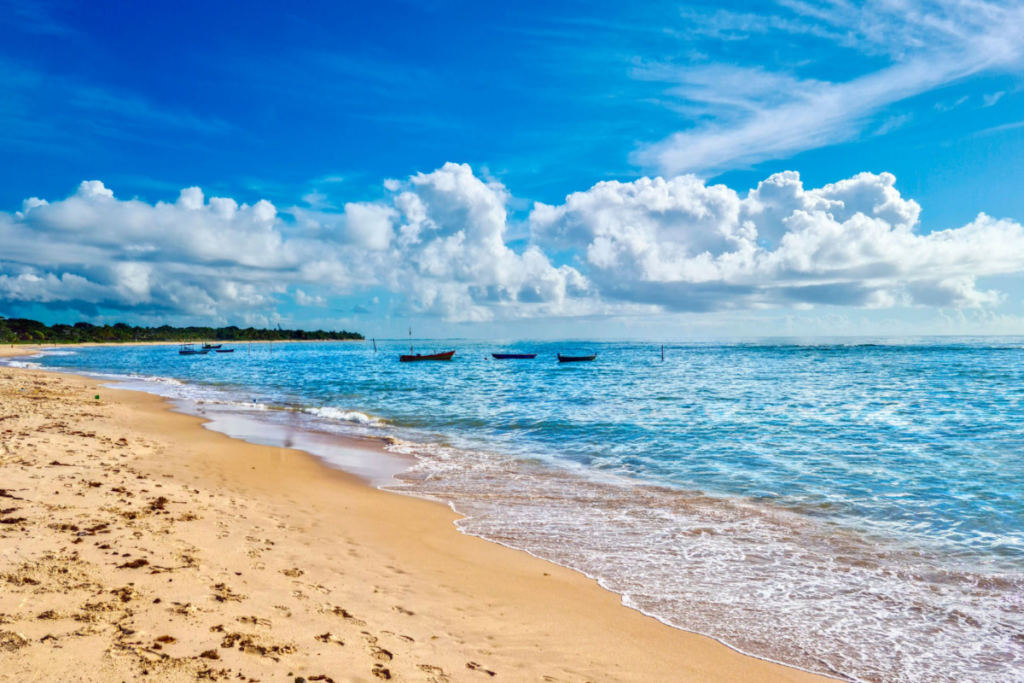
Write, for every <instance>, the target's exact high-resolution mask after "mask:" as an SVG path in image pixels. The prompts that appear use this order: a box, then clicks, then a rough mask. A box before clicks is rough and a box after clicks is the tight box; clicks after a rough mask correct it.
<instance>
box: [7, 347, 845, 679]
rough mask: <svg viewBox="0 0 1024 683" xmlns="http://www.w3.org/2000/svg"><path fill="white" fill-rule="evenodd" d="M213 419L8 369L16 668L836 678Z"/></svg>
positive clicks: (291, 675) (14, 674)
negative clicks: (701, 629)
mask: <svg viewBox="0 0 1024 683" xmlns="http://www.w3.org/2000/svg"><path fill="white" fill-rule="evenodd" d="M15 351H16V352H17V351H22V350H21V349H15ZM10 352H11V350H10V349H2V350H0V354H3V355H8V354H9V353H10ZM96 395H99V397H100V398H99V399H98V400H97V399H96V398H94V397H95V396H96ZM202 425H203V420H201V419H200V418H196V417H191V416H187V415H182V414H180V413H175V412H172V411H171V410H170V408H169V405H168V404H167V403H166V402H165V401H163V400H162V399H160V398H158V397H155V396H152V395H149V394H145V393H141V392H134V391H121V390H114V389H110V388H106V387H102V386H100V383H98V382H96V381H94V380H90V379H87V378H81V377H76V376H70V375H57V374H53V373H44V372H39V371H33V370H24V369H13V368H0V547H2V549H3V554H2V556H0V681H19V682H21V681H72V680H73V681H97V682H99V681H115V680H116V681H128V680H133V681H137V680H161V681H163V680H168V681H178V680H181V681H191V680H207V679H209V680H236V681H294V680H295V679H296V678H298V677H302V678H304V679H305V680H306V681H327V682H329V681H336V682H339V683H340V682H341V681H377V680H399V681H433V682H435V683H441V682H444V681H485V680H492V679H493V680H507V681H547V682H558V681H564V682H569V681H572V682H583V681H593V682H595V683H596V682H599V681H693V682H702V681H722V682H725V681H729V682H732V681H764V682H769V681H779V682H782V681H791V682H810V681H827V680H830V679H827V678H823V677H820V676H814V675H811V674H807V673H804V672H801V671H797V670H795V669H791V668H787V667H784V666H780V665H777V664H772V663H769V662H764V661H761V660H758V659H755V658H753V657H748V656H745V655H742V654H739V653H737V652H735V651H733V650H731V649H729V648H727V647H725V646H724V645H721V644H720V643H717V642H715V641H714V640H712V639H710V638H705V637H702V636H697V635H693V634H689V633H686V632H683V631H679V630H677V629H673V628H670V627H667V626H665V625H663V624H661V623H660V622H658V621H656V620H654V619H651V618H649V617H645V616H643V615H642V614H640V613H639V612H636V611H634V610H631V609H628V608H626V607H624V606H622V604H621V602H620V599H619V597H618V596H617V595H614V594H612V593H610V592H608V591H605V590H604V589H602V588H601V587H600V586H598V585H597V583H596V582H594V581H592V580H590V579H587V578H586V577H584V576H582V575H580V574H578V573H576V572H573V571H571V570H568V569H564V568H562V567H558V566H556V565H553V564H550V563H548V562H545V561H542V560H539V559H536V558H534V557H532V556H530V555H528V554H526V553H522V552H519V551H515V550H511V549H508V548H505V547H502V546H499V545H497V544H494V543H490V542H487V541H483V540H481V539H478V538H474V537H469V536H465V535H463V534H461V533H459V532H458V530H457V529H456V528H455V526H454V525H453V522H454V520H455V519H456V515H455V514H454V513H453V512H452V511H451V510H450V509H449V508H448V507H446V506H444V505H441V504H438V503H434V502H430V501H425V500H420V499H416V498H411V497H408V496H401V495H396V494H393V493H387V492H382V491H379V490H377V489H374V488H372V487H370V486H368V485H367V484H365V483H364V482H363V481H362V480H360V479H357V478H355V477H354V476H351V475H348V474H346V473H343V472H340V471H337V470H333V469H330V468H328V467H326V466H324V465H323V464H322V463H321V462H320V461H319V460H318V459H316V458H314V457H313V456H310V455H308V454H306V453H304V452H302V451H298V450H292V449H286V448H279V447H273V446H259V445H253V444H250V443H246V442H243V441H239V440H236V439H232V438H229V437H227V436H225V435H223V434H220V433H216V432H213V431H210V430H208V429H204V428H203V426H202ZM349 446H350V447H351V448H360V449H363V450H364V451H365V453H364V455H365V457H366V458H373V457H375V454H374V451H373V448H374V447H373V446H372V444H369V443H359V442H352V443H351V444H349Z"/></svg>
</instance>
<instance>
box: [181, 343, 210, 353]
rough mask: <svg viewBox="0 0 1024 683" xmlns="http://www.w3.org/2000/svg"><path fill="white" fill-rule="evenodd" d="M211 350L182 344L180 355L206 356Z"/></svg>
mask: <svg viewBox="0 0 1024 683" xmlns="http://www.w3.org/2000/svg"><path fill="white" fill-rule="evenodd" d="M209 352H210V350H209V349H197V348H195V347H194V346H192V345H191V344H182V345H181V347H180V348H179V349H178V355H179V356H205V355H206V354H208V353H209Z"/></svg>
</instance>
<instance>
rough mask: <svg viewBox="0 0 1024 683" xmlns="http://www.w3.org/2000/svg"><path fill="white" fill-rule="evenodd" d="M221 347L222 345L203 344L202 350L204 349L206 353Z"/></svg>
mask: <svg viewBox="0 0 1024 683" xmlns="http://www.w3.org/2000/svg"><path fill="white" fill-rule="evenodd" d="M222 346H224V345H223V344H203V348H204V349H206V350H207V351H209V350H211V349H219V348H220V347H222Z"/></svg>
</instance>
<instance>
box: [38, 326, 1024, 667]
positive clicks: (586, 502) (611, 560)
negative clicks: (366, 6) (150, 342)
mask: <svg viewBox="0 0 1024 683" xmlns="http://www.w3.org/2000/svg"><path fill="white" fill-rule="evenodd" d="M434 346H436V347H437V348H438V350H442V349H448V348H455V349H456V350H457V353H456V356H455V360H454V361H452V362H451V363H423V364H400V363H398V362H397V355H398V353H399V352H401V351H402V350H405V349H406V348H407V347H406V344H404V343H403V344H398V343H391V344H389V343H381V342H378V347H379V349H380V351H379V353H376V354H375V353H374V351H373V348H372V346H371V345H370V344H368V343H367V344H275V345H274V346H273V350H272V351H271V349H270V347H269V346H268V345H255V346H253V347H252V348H251V351H250V349H249V347H247V346H244V345H240V346H236V347H235V348H236V349H237V351H236V352H235V353H234V354H221V355H215V354H210V355H208V356H203V357H181V356H178V354H177V352H176V349H175V348H173V347H126V348H109V347H108V348H83V349H80V350H76V351H75V352H74V353H72V354H67V355H46V356H43V357H41V358H38V359H33V362H38V363H40V364H41V365H43V366H46V367H54V368H56V367H65V368H74V369H77V370H87V371H91V372H97V373H105V374H113V375H119V376H133V377H141V378H148V379H150V380H156V379H157V378H162V381H160V382H156V381H154V384H153V386H154V387H159V388H160V389H159V390H160V391H161V392H163V393H170V394H171V395H173V396H175V397H177V398H179V399H182V400H187V401H194V402H201V403H215V404H218V405H220V406H226V407H228V408H230V409H235V410H238V411H245V412H247V413H252V414H254V415H256V416H258V417H259V419H265V420H271V421H274V420H276V421H282V420H287V421H290V422H292V423H295V421H296V420H299V421H300V423H301V426H302V428H304V429H312V430H321V431H328V432H330V431H337V432H352V433H363V434H366V433H369V434H375V435H382V436H389V437H391V438H392V440H393V441H394V445H393V446H392V448H393V449H394V450H397V451H401V452H406V453H411V454H413V455H415V456H416V457H417V458H418V465H416V466H415V467H414V468H413V469H412V470H411V471H410V472H408V473H407V474H406V475H403V477H402V478H403V479H404V480H405V485H404V487H403V488H405V490H407V491H409V492H414V493H418V494H421V495H427V496H431V497H436V498H441V499H445V500H448V501H450V502H452V503H453V504H454V505H455V506H456V507H457V508H458V509H459V510H460V511H462V512H464V513H466V514H467V515H468V516H469V518H468V519H467V520H466V521H464V522H463V523H462V527H463V528H464V530H466V531H467V532H468V533H474V534H479V535H482V536H486V537H488V538H492V539H493V540H496V541H499V542H502V543H506V544H508V545H512V546H515V547H521V548H524V549H526V550H529V551H530V552H533V553H535V554H538V555H541V556H543V557H547V558H550V559H553V560H555V561H558V562H560V563H562V564H566V565H568V566H573V567H575V568H577V569H580V570H582V571H585V572H586V573H588V574H590V575H592V576H595V577H597V578H598V579H600V580H601V581H602V583H603V584H604V585H606V586H608V587H609V588H610V589H612V590H615V591H617V592H619V593H621V594H622V595H623V596H624V599H625V601H626V602H627V604H630V605H632V606H634V607H636V608H638V609H641V610H643V611H645V612H647V613H649V614H652V615H655V616H657V617H659V618H661V619H663V620H664V621H666V622H669V623H672V624H674V625H677V626H679V627H681V628H686V629H689V630H694V631H698V632H701V633H706V634H708V635H712V636H714V637H717V638H719V639H721V640H723V641H724V642H726V643H728V644H730V645H732V646H734V647H737V648H738V649H741V650H743V651H746V652H750V653H752V654H755V655H759V656H762V657H767V658H770V659H774V660H779V661H784V662H787V663H791V664H794V665H797V666H801V667H803V668H807V669H811V670H815V671H822V672H828V673H832V674H834V675H842V676H845V677H849V678H854V679H859V680H885V681H890V680H892V681H915V682H916V681H946V680H948V681H993V682H994V681H999V682H1002V681H1021V680H1024V616H1022V612H1024V569H1022V568H1024V448H1022V447H1024V383H1022V379H1024V340H1022V339H1018V338H1010V339H993V338H985V339H949V338H944V339H906V340H893V339H884V340H870V341H866V340H863V339H857V340H842V339H837V340H820V339H817V340H814V341H813V342H810V341H808V342H802V341H801V340H779V339H773V340H761V341H756V342H734V343H693V344H671V345H666V347H665V350H666V359H665V361H664V362H663V361H662V360H661V355H660V345H654V344H627V343H559V344H551V343H535V344H528V343H518V344H506V343H476V342H461V341H452V342H423V344H422V348H419V347H418V348H417V350H422V351H428V350H431V348H432V347H434ZM496 350H502V351H520V352H527V351H529V352H537V353H539V354H540V355H538V357H537V358H536V359H535V360H527V361H494V360H492V359H491V358H490V355H489V354H490V352H491V351H496ZM558 351H561V352H563V353H574V352H591V353H595V352H596V353H597V354H598V358H597V361H596V362H594V363H587V364H572V365H565V364H563V365H560V364H558V363H557V362H555V360H554V356H555V354H556V353H557V352H558ZM170 380H177V382H175V381H170ZM178 382H181V383H178Z"/></svg>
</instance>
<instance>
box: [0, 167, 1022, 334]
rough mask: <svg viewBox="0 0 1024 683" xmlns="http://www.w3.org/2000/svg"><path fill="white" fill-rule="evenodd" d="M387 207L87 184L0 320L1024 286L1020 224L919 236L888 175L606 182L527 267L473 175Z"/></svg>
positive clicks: (984, 300)
mask: <svg viewBox="0 0 1024 683" xmlns="http://www.w3.org/2000/svg"><path fill="white" fill-rule="evenodd" d="M385 189H386V195H385V196H384V198H383V199H381V200H378V201H376V202H360V201H350V202H348V203H345V204H343V205H342V209H341V210H327V209H314V208H312V207H311V206H307V207H292V208H287V209H283V210H279V209H278V208H277V207H275V206H274V205H272V204H271V203H269V202H267V201H257V202H255V203H253V204H251V205H250V204H246V203H239V202H237V201H235V200H233V199H230V198H225V197H209V198H207V197H206V196H205V195H204V193H203V192H202V190H200V189H199V188H196V187H192V188H186V189H184V190H182V191H181V193H180V194H179V196H178V197H177V199H175V200H174V201H173V202H156V203H147V202H144V201H141V200H138V199H121V198H118V197H117V196H115V194H114V192H113V191H112V190H111V189H110V188H108V187H106V186H105V185H104V184H103V183H101V182H99V181H87V182H83V183H82V184H81V185H80V186H79V188H78V189H77V191H76V192H74V193H73V194H72V195H71V196H69V197H66V198H64V199H60V200H52V201H47V200H43V199H38V198H30V199H27V200H25V201H24V202H23V204H22V207H21V209H20V210H19V211H15V212H12V213H0V303H6V304H8V307H10V306H20V305H29V304H33V305H41V306H48V307H53V308H65V309H77V310H79V311H82V312H85V313H86V314H95V313H96V312H98V311H101V310H122V311H126V310H131V311H135V312H141V313H145V314H151V315H154V316H162V317H168V316H177V317H179V318H188V317H192V318H201V319H204V320H228V321H233V322H243V323H244V322H248V321H259V320H268V321H272V320H277V319H279V318H280V313H279V310H278V307H279V306H298V307H324V306H327V305H328V304H329V303H330V302H331V299H332V298H333V297H337V296H340V295H349V294H358V293H361V292H367V290H373V289H378V290H380V289H383V290H388V291H390V292H392V293H394V294H395V296H393V297H391V301H390V303H389V309H388V310H381V311H378V312H379V313H381V314H388V313H391V314H394V313H397V314H401V315H408V314H415V315H429V316H437V317H440V318H443V319H445V320H449V321H467V322H473V321H487V320H495V319H505V320H507V319H514V318H525V317H538V316H549V317H553V316H577V315H635V314H652V313H657V312H661V311H718V310H728V309H732V310H742V309H747V310H750V309H759V308H770V307H782V308H791V309H803V308H810V307H815V306H820V305H830V306H850V307H861V308H884V307H893V306H931V307H940V308H973V309H982V308H989V309H990V308H994V307H997V306H999V305H1000V304H1001V303H1002V302H1003V301H1004V300H1005V295H1004V294H1002V293H1001V292H999V291H998V290H996V289H994V288H992V287H990V286H988V285H986V284H985V283H984V282H983V280H984V278H986V277H991V276H996V275H1006V274H1013V273H1020V272H1022V271H1024V229H1022V227H1021V225H1020V224H1018V223H1016V222H1014V221H1009V220H997V219H994V218H991V217H989V216H986V215H984V214H982V215H979V216H978V218H977V219H976V220H975V221H973V222H972V223H970V224H969V225H966V226H964V227H961V228H957V229H951V230H944V231H937V232H932V233H927V234H926V233H924V232H923V231H922V229H921V225H920V215H921V207H920V206H919V205H918V204H917V203H916V202H914V201H913V200H911V199H907V198H904V197H903V196H902V195H901V194H900V192H899V191H898V190H897V188H896V178H895V177H893V176H892V175H891V174H887V173H883V174H879V175H875V174H870V173H862V174H859V175H856V176H854V177H852V178H848V179H845V180H840V181H838V182H835V183H832V184H829V185H825V186H823V187H820V188H810V189H808V188H805V187H804V185H803V182H802V181H801V179H800V176H799V175H798V174H797V173H794V172H786V173H779V174H776V175H773V176H771V177H770V178H767V179H766V180H764V181H763V182H761V183H759V184H758V185H757V186H756V187H754V188H752V189H750V190H748V191H746V192H744V193H740V192H737V191H736V190H734V189H731V188H729V187H726V186H724V185H708V184H707V183H705V182H704V181H702V180H700V179H698V178H696V177H695V176H690V175H683V176H678V177H675V178H670V179H665V178H642V179H639V180H636V181H633V182H628V183H622V182H615V181H610V182H601V183H598V184H596V185H594V186H593V187H591V188H590V189H587V190H585V191H581V192H575V193H573V194H571V195H569V196H568V197H566V199H565V201H564V202H563V203H561V204H559V205H547V204H542V203H537V204H535V206H534V208H533V210H532V211H531V212H530V214H529V217H528V221H527V222H528V225H529V228H530V235H531V239H530V241H529V244H528V245H527V246H526V247H525V248H521V249H513V248H511V247H509V246H508V243H507V242H506V240H508V239H509V208H508V207H509V206H510V203H512V202H511V200H512V196H511V193H510V192H509V191H508V189H507V188H506V187H505V186H504V185H502V184H501V183H500V182H498V181H495V180H489V179H486V178H481V177H479V176H477V175H476V174H475V173H474V172H473V171H472V169H471V168H470V167H469V166H467V165H464V164H454V163H449V164H445V165H444V166H443V167H441V168H439V169H436V170H434V171H432V172H430V173H418V174H416V175H413V176H411V177H408V178H406V179H404V180H388V181H387V184H386V186H385ZM517 234H519V233H517ZM552 255H557V256H558V259H559V260H555V259H554V258H553V256H552ZM376 301H377V298H376V297H374V302H375V303H376ZM351 305H352V304H348V306H349V307H351ZM357 310H359V312H361V313H362V312H366V311H365V310H363V309H362V308H361V307H360V308H358V309H357Z"/></svg>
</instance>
